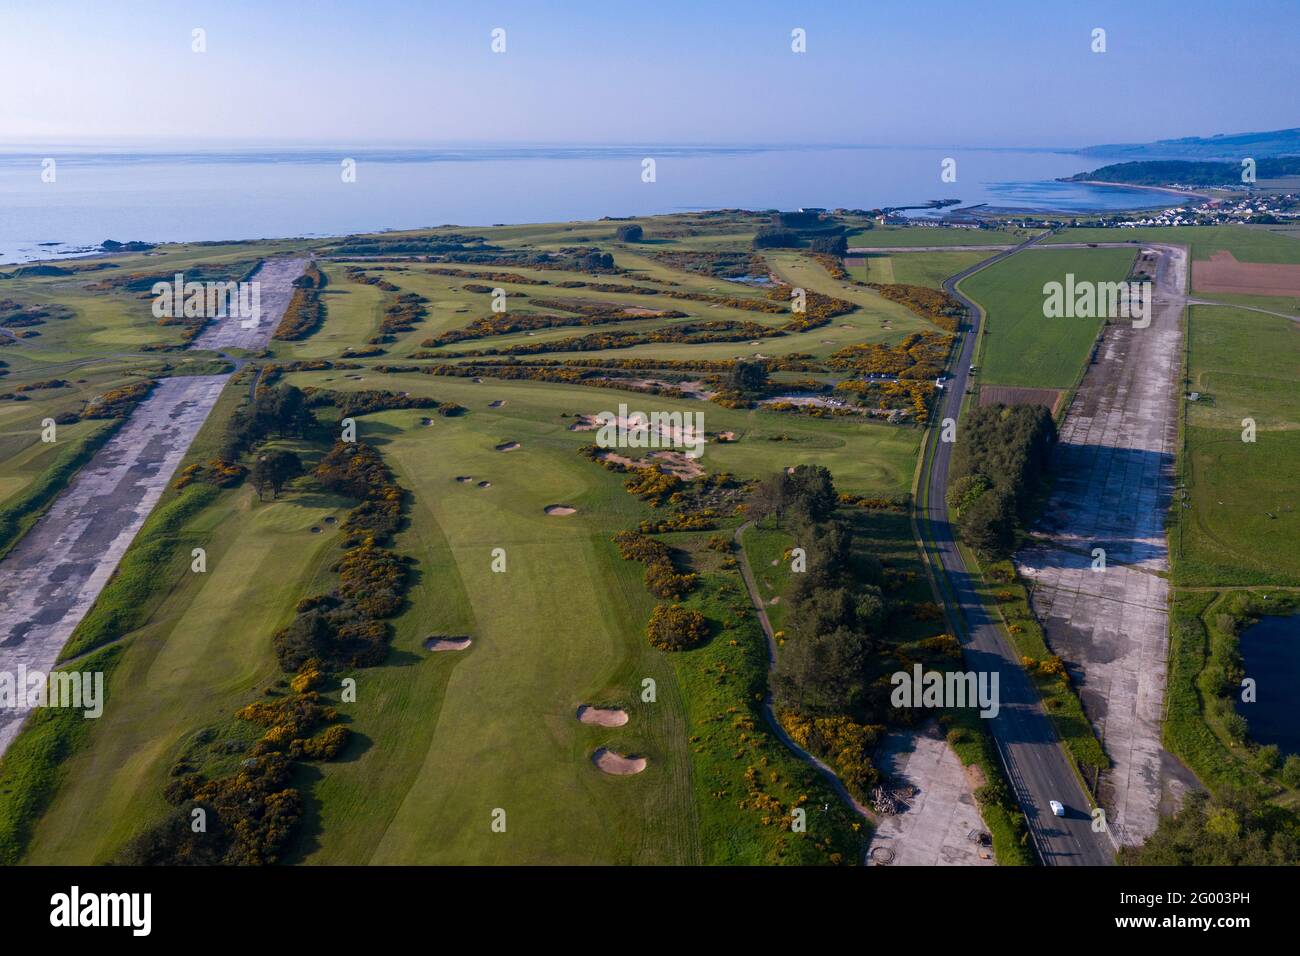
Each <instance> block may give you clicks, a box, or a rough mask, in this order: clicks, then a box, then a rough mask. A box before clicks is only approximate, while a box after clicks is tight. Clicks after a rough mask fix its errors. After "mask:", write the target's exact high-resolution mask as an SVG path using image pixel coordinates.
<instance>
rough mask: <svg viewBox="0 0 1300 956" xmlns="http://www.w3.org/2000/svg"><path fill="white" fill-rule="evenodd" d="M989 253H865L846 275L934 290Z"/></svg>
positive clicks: (863, 280) (861, 280)
mask: <svg viewBox="0 0 1300 956" xmlns="http://www.w3.org/2000/svg"><path fill="white" fill-rule="evenodd" d="M991 255H993V253H992V252H905V253H896V254H894V255H889V254H886V253H880V252H875V253H866V254H864V255H863V256H862V257H861V258H863V259H865V260H866V264H865V265H861V266H857V265H854V266H849V267H848V269H847V271H848V273H849V275H851V276H853V278H855V279H857V280H858V281H859V282H883V283H892V282H899V283H903V284H904V285H921V286H926V287H928V288H931V289H938V288H939V287H940V286H942V285H943V280H944V279H947V278H948V277H949V276H954V275H956V274H957V273H959V272H964V271H965V270H966V269H969V268H970V267H971V266H973V265H975V263H977V262H980V261H982V260H984V259H987V258H988V257H989V256H991Z"/></svg>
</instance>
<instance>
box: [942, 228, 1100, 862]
mask: <svg viewBox="0 0 1300 956" xmlns="http://www.w3.org/2000/svg"><path fill="white" fill-rule="evenodd" d="M1037 238H1041V237H1037ZM1037 238H1036V239H1031V240H1029V241H1027V242H1024V243H1022V244H1021V245H1019V246H1016V247H1015V248H1013V249H1009V250H1007V251H1005V252H1002V253H1000V254H998V255H996V256H993V257H992V258H990V259H986V260H985V261H984V262H981V263H979V264H978V265H976V266H973V267H972V268H970V269H967V270H966V271H965V272H962V273H960V274H959V275H956V276H953V277H952V278H950V279H948V280H947V281H945V282H944V284H943V288H944V291H945V292H947V293H948V294H949V295H951V296H953V297H955V298H956V299H958V300H959V301H960V302H961V303H962V304H963V305H964V306H966V308H967V309H968V310H969V313H970V327H969V328H968V329H967V330H966V332H965V333H964V334H963V337H962V343H961V348H960V350H959V353H958V356H957V360H956V364H955V366H954V369H953V377H952V378H951V379H949V381H948V384H947V387H946V389H945V392H944V397H943V400H942V401H941V403H940V406H941V409H942V411H941V414H940V417H941V418H952V419H954V420H958V419H959V416H960V413H961V402H962V398H963V396H964V395H965V393H966V386H967V382H968V380H969V378H970V366H971V362H972V361H973V358H974V355H975V341H976V336H977V333H978V331H979V323H980V320H981V318H982V313H981V312H980V309H979V307H978V306H977V305H976V304H975V303H974V302H972V301H971V300H970V299H968V298H966V297H965V296H964V295H962V294H961V293H960V292H958V291H957V289H956V285H957V283H958V282H960V281H961V280H962V279H964V278H966V277H967V276H968V275H971V274H972V273H974V272H977V271H979V270H980V269H983V268H985V267H986V266H989V265H991V264H993V263H995V262H998V261H999V260H1001V259H1004V258H1006V257H1007V256H1009V255H1013V254H1014V253H1016V252H1018V251H1020V250H1021V249H1024V248H1025V247H1026V246H1029V245H1032V244H1033V243H1034V242H1036V241H1037ZM937 434H938V431H937V430H931V439H930V440H931V442H932V443H933V445H934V450H933V463H932V465H931V470H930V483H929V489H928V492H927V495H926V500H925V501H924V502H923V505H924V508H925V512H924V514H923V515H922V517H923V518H924V519H925V521H926V522H927V523H928V526H929V529H928V530H929V533H928V538H929V540H930V541H931V542H932V543H933V545H934V547H935V550H936V552H937V555H938V557H939V560H940V562H941V563H942V565H943V570H944V572H945V574H946V577H947V583H948V586H949V588H950V600H949V601H948V604H949V606H950V608H951V610H952V612H953V613H954V614H955V615H956V616H957V617H958V618H959V619H960V622H959V623H960V624H961V631H962V633H963V634H964V636H965V640H964V642H963V649H964V651H965V657H966V665H967V666H968V667H970V668H971V669H973V670H976V671H989V672H993V671H996V672H998V674H999V677H998V680H999V686H1000V691H1001V693H1000V697H1001V710H1000V711H999V713H998V716H997V717H993V718H990V719H989V730H990V731H991V732H992V734H993V739H994V741H995V742H996V744H997V748H998V753H999V755H1000V756H1001V758H1002V764H1003V767H1004V768H1005V769H1006V772H1007V776H1008V778H1009V780H1010V783H1011V786H1012V789H1013V791H1014V793H1015V796H1016V799H1017V801H1018V802H1019V803H1020V806H1021V808H1022V809H1023V810H1024V813H1025V817H1026V820H1027V821H1028V824H1029V831H1030V835H1031V838H1032V839H1033V841H1034V846H1035V848H1036V849H1037V851H1038V855H1039V858H1040V859H1041V860H1042V862H1043V863H1044V864H1047V865H1049V866H1063V865H1067V866H1068V865H1076V866H1078V865H1083V866H1104V865H1108V864H1111V863H1114V861H1115V859H1114V854H1115V847H1114V844H1113V843H1112V841H1111V838H1110V836H1109V835H1108V834H1106V833H1094V832H1093V831H1092V818H1091V809H1090V807H1091V805H1090V803H1089V801H1088V798H1087V796H1086V794H1085V793H1084V790H1083V786H1082V785H1081V784H1080V782H1079V779H1078V777H1077V776H1076V775H1075V772H1074V768H1073V767H1072V765H1071V764H1070V762H1069V758H1068V757H1067V756H1066V755H1065V752H1064V751H1063V750H1062V749H1061V745H1060V741H1059V740H1058V738H1057V736H1056V730H1055V728H1054V727H1053V726H1052V724H1051V721H1050V720H1049V718H1048V716H1047V714H1046V712H1045V711H1044V710H1043V706H1042V703H1041V701H1040V700H1039V697H1038V692H1037V691H1036V690H1035V689H1034V687H1033V685H1032V684H1031V683H1030V682H1029V677H1028V675H1026V674H1025V671H1024V668H1022V667H1021V666H1020V663H1019V661H1018V660H1017V658H1016V655H1015V653H1014V651H1013V650H1012V648H1011V646H1010V645H1009V644H1008V643H1007V641H1006V639H1005V637H1004V636H1003V634H1002V631H1001V630H1000V628H999V627H998V626H997V625H996V624H995V623H994V622H993V621H992V620H991V619H990V618H989V616H988V614H986V613H985V610H984V605H983V603H982V602H981V601H980V599H979V596H978V594H977V593H976V584H977V582H976V581H975V580H974V579H973V577H972V575H971V573H970V572H969V571H968V570H967V569H966V563H965V561H964V559H963V558H962V555H961V552H959V551H958V550H957V547H956V544H955V542H954V541H953V536H952V527H951V525H950V524H949V523H948V506H947V503H946V502H945V500H944V499H945V496H946V494H947V489H948V470H949V466H950V464H951V459H952V449H953V445H952V444H951V443H947V442H942V441H936V440H935V436H937ZM957 438H958V441H960V440H961V432H960V428H959V430H958V433H957ZM1050 800H1059V801H1060V802H1061V803H1062V804H1064V805H1065V808H1066V815H1065V816H1064V817H1057V816H1054V815H1053V814H1052V811H1051V809H1050V807H1049V806H1048V801H1050Z"/></svg>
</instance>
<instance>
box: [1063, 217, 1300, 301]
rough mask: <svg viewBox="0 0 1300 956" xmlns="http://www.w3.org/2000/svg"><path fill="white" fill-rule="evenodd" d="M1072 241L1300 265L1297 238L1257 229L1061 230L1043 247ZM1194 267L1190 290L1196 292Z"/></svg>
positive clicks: (1203, 257)
mask: <svg viewBox="0 0 1300 956" xmlns="http://www.w3.org/2000/svg"><path fill="white" fill-rule="evenodd" d="M1062 242H1067V243H1075V242H1131V243H1134V244H1137V243H1143V242H1169V243H1174V244H1176V245H1186V246H1188V247H1189V248H1190V250H1191V254H1192V261H1193V263H1195V262H1198V261H1203V260H1208V259H1209V258H1210V257H1211V256H1212V255H1214V253H1216V252H1219V251H1220V250H1225V251H1227V252H1231V253H1232V254H1233V255H1234V256H1235V257H1236V258H1237V260H1238V261H1240V262H1275V263H1300V239H1296V238H1295V237H1293V236H1291V235H1287V234H1285V233H1280V232H1275V231H1272V230H1270V229H1267V228H1263V227H1258V226H1139V227H1137V228H1134V229H1097V228H1092V227H1087V228H1081V229H1063V230H1061V231H1060V232H1058V233H1055V234H1053V235H1051V236H1048V237H1047V238H1046V239H1044V240H1043V244H1044V245H1053V244H1056V243H1062ZM1195 286H1196V279H1195V265H1193V270H1192V291H1196V288H1195Z"/></svg>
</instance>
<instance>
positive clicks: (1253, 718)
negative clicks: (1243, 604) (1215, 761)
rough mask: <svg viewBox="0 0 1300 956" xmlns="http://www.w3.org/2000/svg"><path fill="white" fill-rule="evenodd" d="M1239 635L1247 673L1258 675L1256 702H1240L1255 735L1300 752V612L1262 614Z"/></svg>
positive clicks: (1286, 750)
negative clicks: (1273, 614) (1296, 704)
mask: <svg viewBox="0 0 1300 956" xmlns="http://www.w3.org/2000/svg"><path fill="white" fill-rule="evenodd" d="M1239 639H1240V648H1241V657H1242V661H1243V662H1244V664H1245V668H1246V676H1247V677H1252V678H1254V679H1255V695H1256V696H1255V702H1254V703H1253V704H1245V703H1242V702H1241V701H1240V700H1238V702H1237V711H1238V712H1239V713H1240V714H1241V716H1243V717H1245V718H1246V722H1247V724H1248V725H1249V727H1250V736H1251V739H1253V740H1257V741H1259V742H1260V743H1261V744H1277V747H1278V749H1279V750H1281V751H1282V753H1283V754H1284V755H1285V754H1295V753H1300V708H1297V707H1296V706H1295V702H1296V698H1297V694H1300V614H1291V615H1288V616H1286V617H1282V616H1268V617H1261V618H1260V619H1259V623H1258V624H1252V625H1251V626H1250V627H1248V628H1246V629H1245V630H1244V631H1242V632H1241V635H1240V638H1239Z"/></svg>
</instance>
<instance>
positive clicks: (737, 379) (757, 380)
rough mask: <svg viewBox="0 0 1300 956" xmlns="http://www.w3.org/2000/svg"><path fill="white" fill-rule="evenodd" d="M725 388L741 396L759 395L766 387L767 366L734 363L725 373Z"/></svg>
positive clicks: (752, 363) (753, 363) (755, 363)
mask: <svg viewBox="0 0 1300 956" xmlns="http://www.w3.org/2000/svg"><path fill="white" fill-rule="evenodd" d="M726 383H727V388H729V389H730V390H732V391H735V392H739V393H740V394H741V395H746V396H748V395H755V394H758V393H761V392H762V391H763V389H764V388H765V387H766V386H767V366H766V365H764V364H763V363H762V362H736V363H735V364H733V365H732V366H731V368H730V370H728V372H727V377H726Z"/></svg>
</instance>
